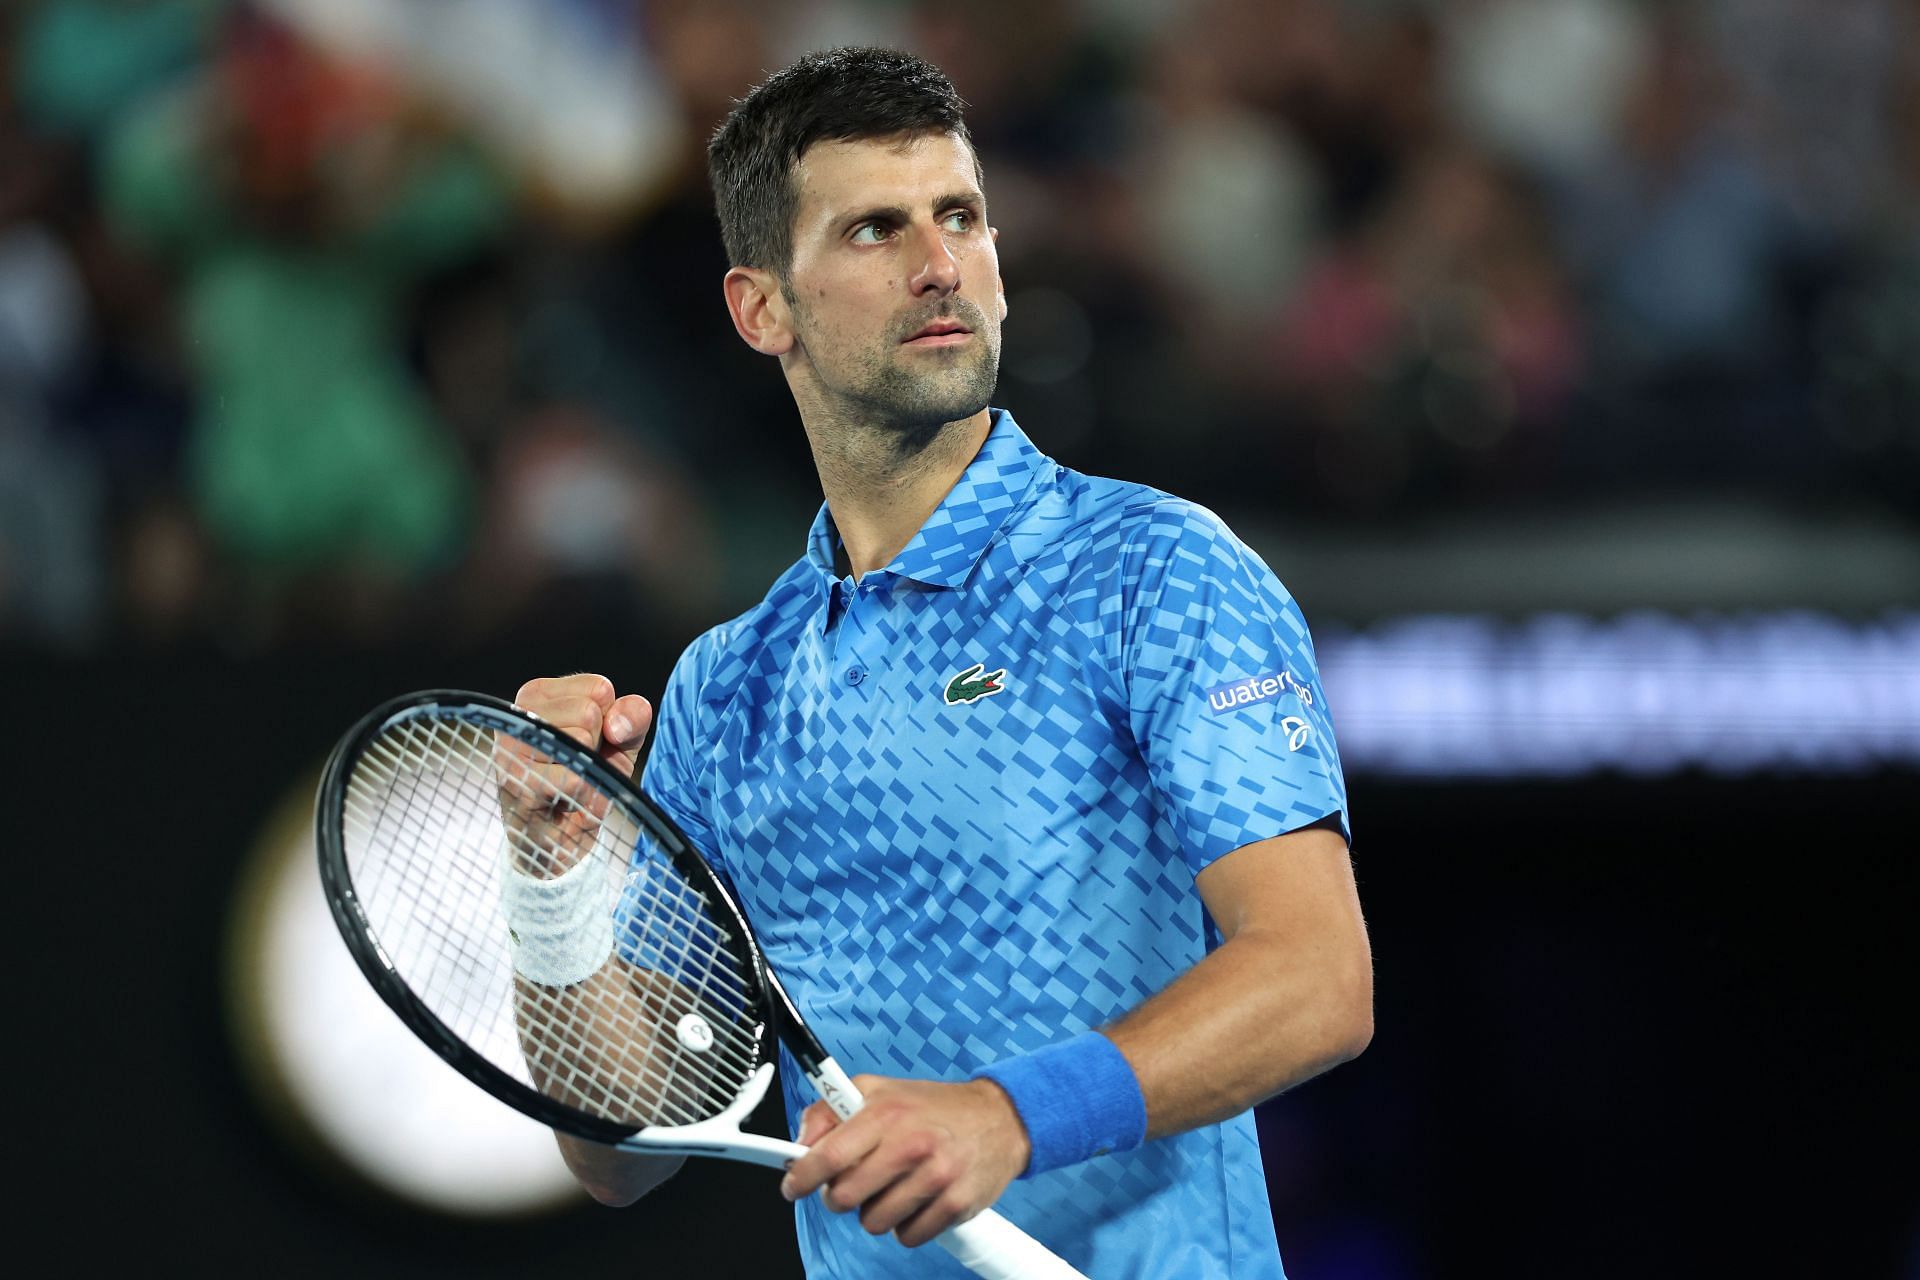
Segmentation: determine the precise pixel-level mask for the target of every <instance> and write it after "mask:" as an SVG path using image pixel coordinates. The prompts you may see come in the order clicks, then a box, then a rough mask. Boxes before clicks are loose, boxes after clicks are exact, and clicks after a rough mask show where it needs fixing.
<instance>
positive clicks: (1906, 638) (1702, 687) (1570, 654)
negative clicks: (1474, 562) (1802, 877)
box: [1316, 613, 1920, 777]
mask: <svg viewBox="0 0 1920 1280" xmlns="http://www.w3.org/2000/svg"><path fill="white" fill-rule="evenodd" d="M1316 647H1317V649H1318V652H1319V656H1320V670H1321V677H1322V681H1323V683H1324V684H1325V686H1326V691H1327V701H1328V706H1329V708H1330V710H1331V712H1332V714H1333V720H1334V728H1335V732H1336V734H1337V735H1338V741H1339V743H1340V757H1341V762H1342V763H1343V764H1344V765H1345V767H1346V768H1348V769H1355V770H1363V771H1368V772H1373V773H1383V774H1402V775H1418V776H1427V777H1447V776H1478V777H1521V776H1528V775H1560V776H1566V775H1574V774H1582V773H1591V772H1595V771H1599V770H1603V769H1612V770H1618V771H1620V772H1624V773H1630V774H1638V775H1653V774H1662V773H1670V772H1673V771H1675V770H1679V769H1683V768H1689V767H1697V768H1703V769H1706V770H1709V771H1711V772H1716V773H1729V774H1735V773H1747V772H1755V771H1762V770H1765V771H1784V772H1820V773H1848V772H1864V771H1868V770H1872V769H1877V768H1883V767H1886V766H1889V765H1894V766H1908V765H1920V613H1891V614H1888V615H1886V616H1885V617H1883V618H1880V619H1878V620H1875V621H1872V622H1864V623H1856V622H1847V621H1844V620H1841V619H1838V618H1833V617H1829V616H1825V615H1822V614H1816V613H1777V614H1761V615H1749V616H1741V617H1701V618H1679V617H1674V616H1671V615H1667V614H1659V613H1631V614H1625V615H1622V616H1621V617H1618V618H1614V619H1606V620H1601V619H1594V618H1584V617H1578V616H1575V615H1570V614H1543V615H1540V616H1538V617H1534V618H1531V619H1527V620H1525V621H1522V622H1518V623H1503V622H1498V621H1495V620H1493V619H1489V618H1479V617H1458V616H1441V615H1433V616H1422V617H1410V618H1401V619H1396V620H1393V621H1389V622H1385V623H1382V624H1380V625H1379V626H1377V627H1373V628H1371V629H1369V630H1367V631H1363V632H1342V631H1339V630H1336V629H1331V628H1330V629H1328V630H1327V631H1326V632H1325V633H1324V634H1323V635H1322V636H1320V637H1319V639H1318V643H1317V646H1316Z"/></svg>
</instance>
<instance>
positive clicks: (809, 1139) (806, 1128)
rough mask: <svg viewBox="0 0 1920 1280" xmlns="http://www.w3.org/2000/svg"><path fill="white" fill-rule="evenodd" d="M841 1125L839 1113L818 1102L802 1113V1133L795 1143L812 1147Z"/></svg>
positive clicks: (795, 1139)
mask: <svg viewBox="0 0 1920 1280" xmlns="http://www.w3.org/2000/svg"><path fill="white" fill-rule="evenodd" d="M839 1123H840V1116H839V1113H838V1112H836V1111H834V1109H833V1108H832V1107H830V1106H828V1105H827V1104H826V1103H824V1102H816V1103H813V1104H812V1105H811V1106H809V1107H808V1108H807V1109H806V1110H805V1111H802V1112H801V1113H800V1133H799V1135H798V1136H797V1137H795V1138H794V1141H795V1142H797V1143H799V1144H800V1145H801V1146H803V1147H810V1146H812V1145H813V1144H814V1143H816V1142H818V1141H820V1139H822V1138H824V1137H826V1136H827V1134H828V1132H829V1131H831V1130H832V1129H833V1128H834V1127H835V1126H836V1125H838V1124H839Z"/></svg>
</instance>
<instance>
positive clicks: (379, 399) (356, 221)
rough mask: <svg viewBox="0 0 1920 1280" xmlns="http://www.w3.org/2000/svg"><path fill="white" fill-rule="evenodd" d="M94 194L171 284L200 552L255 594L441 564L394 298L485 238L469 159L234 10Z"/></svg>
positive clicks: (423, 413) (485, 202)
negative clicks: (186, 383) (203, 544)
mask: <svg viewBox="0 0 1920 1280" xmlns="http://www.w3.org/2000/svg"><path fill="white" fill-rule="evenodd" d="M103 194H104V198H105V200H106V202H107V207H108V209H109V211H110V213H111V215H112V216H113V218H114V220H115V223H116V225H117V226H118V227H120V228H121V229H122V231H123V233H124V234H125V236H126V237H127V238H128V240H129V241H130V242H131V243H134V244H136V245H138V246H140V247H142V248H144V249H146V250H147V251H148V252H150V253H153V254H155V255H159V256H161V257H163V258H164V259H166V260H167V261H169V262H171V263H173V264H175V266H176V268H177V269H178V271H179V274H180V292H181V298H180V306H181V310H182V314H183V317H184V323H185V327H186V328H187V330H188V332H189V333H190V334H191V351H192V357H193V360H194V362H195V365H196V371H197V373H198V376H199V378H200V380H201V397H200V411H199V415H198V420H197V422H196V423H195V426H194V435H193V439H192V442H191V450H190V455H189V456H190V464H191V484H192V491H193V494H194V497H195V503H196V506H197V508H198V510H199V512H200V515H201V518H202V519H203V520H204V521H205V523H206V525H207V527H208V528H209V530H210V531H211V532H212V535H213V537H214V540H215V542H216V543H217V544H218V546H219V547H220V548H221V550H222V551H223V552H225V553H226V554H228V555H230V556H232V557H234V558H235V559H236V560H237V561H238V562H239V563H240V564H241V565H243V566H245V567H246V568H247V569H248V570H249V571H250V573H251V574H253V575H255V576H256V578H257V580H258V581H259V582H261V583H263V584H271V583H272V582H274V581H280V580H285V579H287V578H289V577H290V575H296V574H299V573H302V572H304V571H310V570H322V571H328V572H331V571H333V570H337V569H340V568H341V567H343V566H353V567H354V570H353V571H357V572H361V573H365V574H368V575H371V576H372V577H373V578H376V579H386V580H394V581H399V580H404V579H406V578H407V577H408V576H410V575H413V574H417V573H419V572H421V571H423V570H427V569H431V568H434V567H436V566H444V565H446V564H447V563H449V562H450V561H452V560H453V559H454V558H455V557H456V556H457V555H458V553H459V550H460V545H461V531H462V528H463V524H464V521H465V519H466V504H467V501H468V498H467V491H468V488H469V485H470V479H469V476H468V474H467V466H466V463H465V461H464V460H463V458H462V455H461V450H460V448H459V446H458V444H457V442H456V441H454V440H452V439H451V438H450V437H449V435H448V433H446V432H445V431H444V430H443V429H442V428H441V426H440V424H439V423H438V422H436V421H435V420H434V418H433V416H432V413H431V411H430V408H429V406H428V405H427V403H426V401H425V399H424V397H423V396H422V395H421V393H420V391H419V389H418V388H417V386H416V385H415V382H414V379H413V378H412V376H411V375H410V374H409V372H408V371H407V370H406V369H405V368H404V366H403V365H402V364H401V362H400V359H399V354H400V351H401V346H400V342H399V336H400V331H401V326H402V324H403V322H404V319H405V316H406V310H405V308H406V305H407V298H408V291H409V289H410V287H411V286H412V285H413V284H414V283H415V282H416V281H418V280H419V279H420V277H421V276H422V275H423V274H424V273H426V272H429V271H432V270H435V269H440V268H444V267H445V266H447V265H448V264H450V263H452V262H455V261H457V260H458V259H459V258H460V257H461V256H462V255H464V254H467V253H470V252H472V251H473V249H474V248H475V247H476V246H477V245H478V244H479V243H481V241H482V240H483V239H484V238H485V237H487V236H489V235H491V234H493V233H494V232H495V231H496V230H497V229H498V228H499V227H500V225H501V222H502V217H503V215H504V213H505V205H504V199H503V193H502V191H501V189H500V188H499V186H498V185H497V183H496V182H495V181H494V180H493V179H492V178H491V176H490V175H489V173H488V171H487V168H486V166H485V165H484V164H483V163H482V162H481V161H480V160H479V159H478V157H476V156H475V155H473V154H472V153H471V152H470V151H469V150H468V149H467V148H465V147H464V146H462V145H461V144H460V143H459V142H458V141H457V140H455V139H452V138H449V137H446V136H443V135H442V134H441V133H440V132H438V131H437V130H435V129H434V128H432V127H431V126H430V125H428V124H426V123H425V122H424V121H423V120H422V119H421V118H420V117H419V116H418V115H417V114H416V113H412V112H410V110H409V104H408V102H407V101H406V98H405V96H404V93H403V92H402V90H401V89H400V88H399V87H398V86H395V85H392V84H390V83H388V82H386V81H385V80H384V79H383V78H382V77H380V76H378V75H376V74H374V73H373V72H372V71H371V70H370V69H367V68H358V67H350V66H346V65H342V64H340V63H338V62H336V61H332V60H329V59H328V58H326V57H324V56H322V55H321V54H320V53H319V52H317V51H316V50H315V49H314V48H312V47H311V46H309V45H307V44H306V43H304V42H303V41H302V40H301V39H300V38H299V37H298V36H297V35H296V34H295V33H294V32H293V31H291V30H290V29H288V28H286V27H285V26H283V25H281V24H279V23H278V22H276V21H274V20H272V19H270V18H267V17H265V16H263V15H261V14H259V13H257V12H254V11H252V10H249V9H246V8H239V9H236V10H234V11H232V12H231V13H230V14H229V15H228V17H227V19H226V21H225V22H224V23H223V25H222V28H221V32H220V39H219V43H218V46H217V50H216V53H215V57H214V59H213V61H212V62H211V63H210V64H209V65H208V67H207V68H206V69H205V71H204V72H203V73H202V75H200V76H199V77H198V78H196V79H195V80H194V81H193V82H191V83H190V84H189V85H187V86H185V87H183V88H182V89H180V90H178V91H176V92H174V93H172V94H169V95H167V96H165V97H163V98H160V99H158V100H155V101H152V102H150V103H149V104H147V105H146V106H145V107H144V108H143V110H142V111H140V112H139V113H138V115H137V116H135V117H133V118H131V119H130V120H128V121H127V123H126V124H125V125H123V126H122V127H120V128H118V129H117V130H116V131H115V132H114V134H113V136H112V137H111V139H110V141H109V143H108V145H107V148H106V152H105V156H104V168H103ZM261 589H262V590H264V591H266V592H267V593H268V594H269V595H270V594H271V590H272V589H271V587H270V586H263V587H262V588H261Z"/></svg>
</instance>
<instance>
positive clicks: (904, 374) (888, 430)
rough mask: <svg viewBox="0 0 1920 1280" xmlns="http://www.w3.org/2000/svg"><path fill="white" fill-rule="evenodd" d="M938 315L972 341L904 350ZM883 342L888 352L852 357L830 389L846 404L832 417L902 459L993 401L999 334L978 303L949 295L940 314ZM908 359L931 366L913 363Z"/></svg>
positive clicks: (998, 369) (925, 446) (889, 336)
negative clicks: (879, 439)
mask: <svg viewBox="0 0 1920 1280" xmlns="http://www.w3.org/2000/svg"><path fill="white" fill-rule="evenodd" d="M806 318H807V319H811V317H806ZM933 318H948V319H953V320H957V321H959V322H960V323H961V324H964V325H966V326H967V328H968V329H970V330H971V331H972V334H973V340H972V341H971V342H968V343H966V344H965V345H964V346H961V347H958V348H947V349H935V350H932V351H921V352H908V351H905V350H902V349H901V342H902V340H903V339H904V338H905V337H907V336H910V335H911V334H912V333H916V332H918V331H919V330H920V329H921V328H923V327H925V325H926V324H927V323H928V322H929V320H931V319H933ZM885 341H886V343H887V344H888V346H887V347H886V348H885V349H880V350H874V349H869V350H867V351H865V352H862V353H861V354H859V355H858V356H856V357H854V358H853V359H851V360H850V361H848V362H847V365H848V367H844V368H843V369H842V370H841V371H840V372H841V376H840V377H837V378H835V379H834V380H833V381H834V383H835V384H837V385H835V386H833V387H832V388H831V391H832V395H833V399H835V400H837V401H839V402H840V403H839V404H838V405H835V406H833V412H834V416H836V417H840V418H842V419H843V420H844V422H845V423H846V425H848V426H856V425H857V426H859V427H864V428H865V429H866V430H867V431H869V432H872V433H874V434H876V435H879V436H881V437H883V439H884V441H885V443H886V445H887V446H888V447H889V451H890V452H892V453H893V454H894V456H895V457H896V459H898V460H901V461H904V460H906V459H908V458H912V457H914V456H916V455H918V454H919V453H921V452H922V451H924V450H925V449H926V448H927V446H928V445H930V444H932V443H933V441H934V440H936V439H938V438H939V436H940V433H941V431H942V430H943V429H944V428H945V427H947V426H948V425H949V424H951V423H956V422H963V421H965V420H967V419H969V418H971V417H973V416H974V415H975V414H977V413H979V412H980V411H981V410H982V409H985V408H986V407H987V405H988V404H989V403H990V402H991V400H992V398H993V389H994V387H995V386H996V385H997V384H998V382H999V378H1000V341H999V334H998V332H996V331H995V330H993V329H992V328H990V327H989V323H988V320H987V317H986V316H985V315H984V314H983V313H982V312H981V310H980V308H979V307H977V306H975V305H973V303H971V302H969V301H965V300H950V301H949V303H948V305H946V306H944V307H942V308H941V309H940V310H939V311H938V312H936V313H935V315H934V316H930V317H925V318H921V319H918V320H916V321H913V322H912V323H911V327H910V328H909V329H908V330H907V332H906V333H904V334H903V333H895V334H889V335H888V336H887V337H886V339H885ZM909 361H911V362H913V363H914V364H919V365H927V366H931V368H914V367H911V366H910V365H909V363H908V362H909Z"/></svg>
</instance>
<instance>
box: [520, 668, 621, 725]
mask: <svg viewBox="0 0 1920 1280" xmlns="http://www.w3.org/2000/svg"><path fill="white" fill-rule="evenodd" d="M613 695H614V688H613V681H611V680H609V679H607V678H606V677H605V676H602V675H595V674H594V673H592V672H590V671H582V672H580V673H578V674H576V675H570V676H544V677H542V678H540V679H538V680H529V681H527V682H526V683H525V684H523V685H521V686H520V692H519V693H517V694H515V695H514V698H513V701H514V705H515V706H519V707H524V708H526V709H527V710H528V711H532V712H533V713H534V714H536V715H540V714H543V713H542V712H541V711H540V710H539V706H538V704H540V703H544V702H553V701H558V700H561V699H565V698H586V699H587V700H588V701H590V702H593V703H596V704H597V705H598V706H599V707H600V709H601V710H602V711H605V710H606V709H607V708H608V707H611V706H612V705H613Z"/></svg>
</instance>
